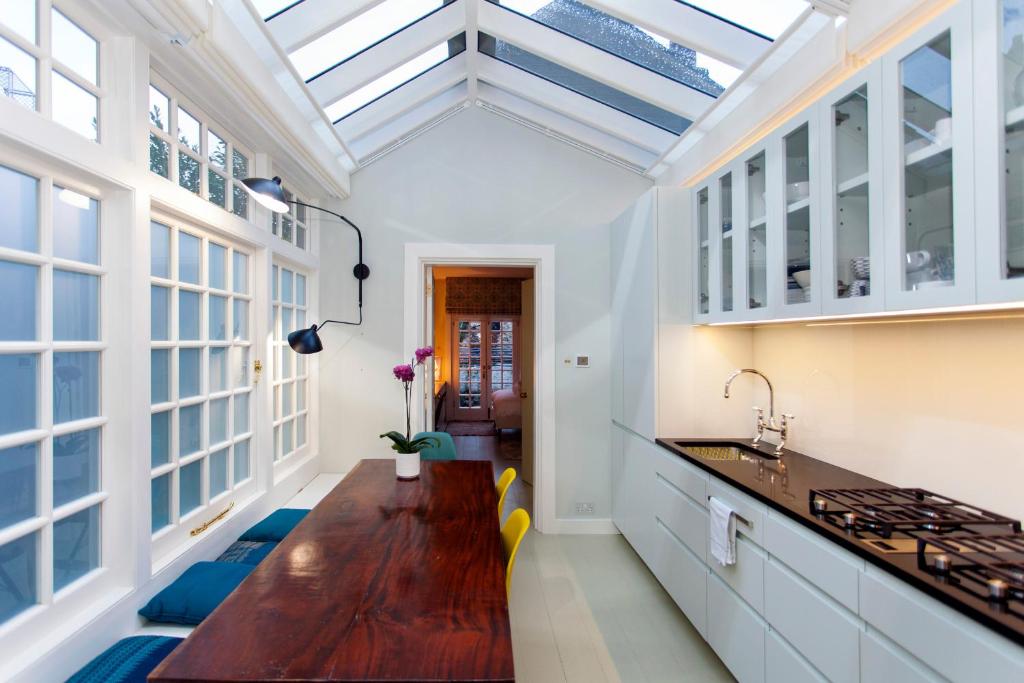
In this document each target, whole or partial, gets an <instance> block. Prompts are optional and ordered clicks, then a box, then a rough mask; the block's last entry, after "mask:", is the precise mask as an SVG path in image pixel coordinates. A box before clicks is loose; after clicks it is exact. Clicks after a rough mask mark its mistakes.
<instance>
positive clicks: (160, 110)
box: [149, 83, 171, 130]
mask: <svg viewBox="0 0 1024 683" xmlns="http://www.w3.org/2000/svg"><path fill="white" fill-rule="evenodd" d="M170 110H171V103H170V100H169V99H168V98H167V95H165V94H163V93H162V92H160V90H158V89H157V88H156V87H155V86H154V85H153V84H152V83H150V85H149V122H150V123H151V124H153V125H154V126H156V127H157V128H159V129H160V130H167V129H168V128H169V127H170V121H168V119H167V113H168V112H169V111H170Z"/></svg>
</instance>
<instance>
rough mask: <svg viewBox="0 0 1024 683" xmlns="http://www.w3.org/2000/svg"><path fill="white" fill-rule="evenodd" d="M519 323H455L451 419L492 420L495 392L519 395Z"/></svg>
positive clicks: (499, 319) (503, 319)
mask: <svg viewBox="0 0 1024 683" xmlns="http://www.w3.org/2000/svg"><path fill="white" fill-rule="evenodd" d="M517 323H518V321H517V320H516V319H515V318H514V317H510V316H494V317H490V316H462V317H457V318H455V319H454V321H453V323H452V359H453V361H452V364H451V365H452V369H451V374H452V377H451V386H452V389H453V391H452V392H451V396H452V398H451V401H452V404H451V408H452V409H451V419H453V420H470V421H471V420H490V419H491V394H492V392H494V391H498V390H500V389H511V390H513V391H518V388H519V363H518V362H517V355H518V344H517V343H516V332H517V329H516V328H517Z"/></svg>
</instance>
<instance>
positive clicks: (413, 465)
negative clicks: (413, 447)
mask: <svg viewBox="0 0 1024 683" xmlns="http://www.w3.org/2000/svg"><path fill="white" fill-rule="evenodd" d="M395 474H396V475H397V476H398V478H399V479H419V476H420V454H419V453H396V454H395Z"/></svg>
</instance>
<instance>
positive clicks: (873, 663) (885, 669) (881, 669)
mask: <svg viewBox="0 0 1024 683" xmlns="http://www.w3.org/2000/svg"><path fill="white" fill-rule="evenodd" d="M860 680H861V683H889V682H890V681H899V682H900V683H938V682H939V681H941V680H942V679H941V678H939V677H938V676H937V675H936V674H935V673H934V672H931V671H929V670H928V668H927V667H926V666H925V665H924V664H922V663H921V662H920V661H918V660H916V659H915V658H913V657H911V656H910V654H909V653H907V652H905V651H903V649H902V648H900V647H899V646H898V645H896V644H895V643H892V642H888V639H886V638H885V636H881V635H878V634H876V633H862V634H860Z"/></svg>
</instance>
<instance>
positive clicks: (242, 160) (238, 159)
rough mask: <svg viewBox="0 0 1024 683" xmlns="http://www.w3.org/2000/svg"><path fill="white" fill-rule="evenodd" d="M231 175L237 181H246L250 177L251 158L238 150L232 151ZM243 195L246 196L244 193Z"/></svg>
mask: <svg viewBox="0 0 1024 683" xmlns="http://www.w3.org/2000/svg"><path fill="white" fill-rule="evenodd" d="M231 175H232V176H234V177H235V178H236V179H237V180H244V179H246V178H248V177H249V157H247V156H245V155H244V154H242V153H241V152H239V151H238V150H237V149H233V150H231ZM242 194H245V193H244V192H243V193H242Z"/></svg>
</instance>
